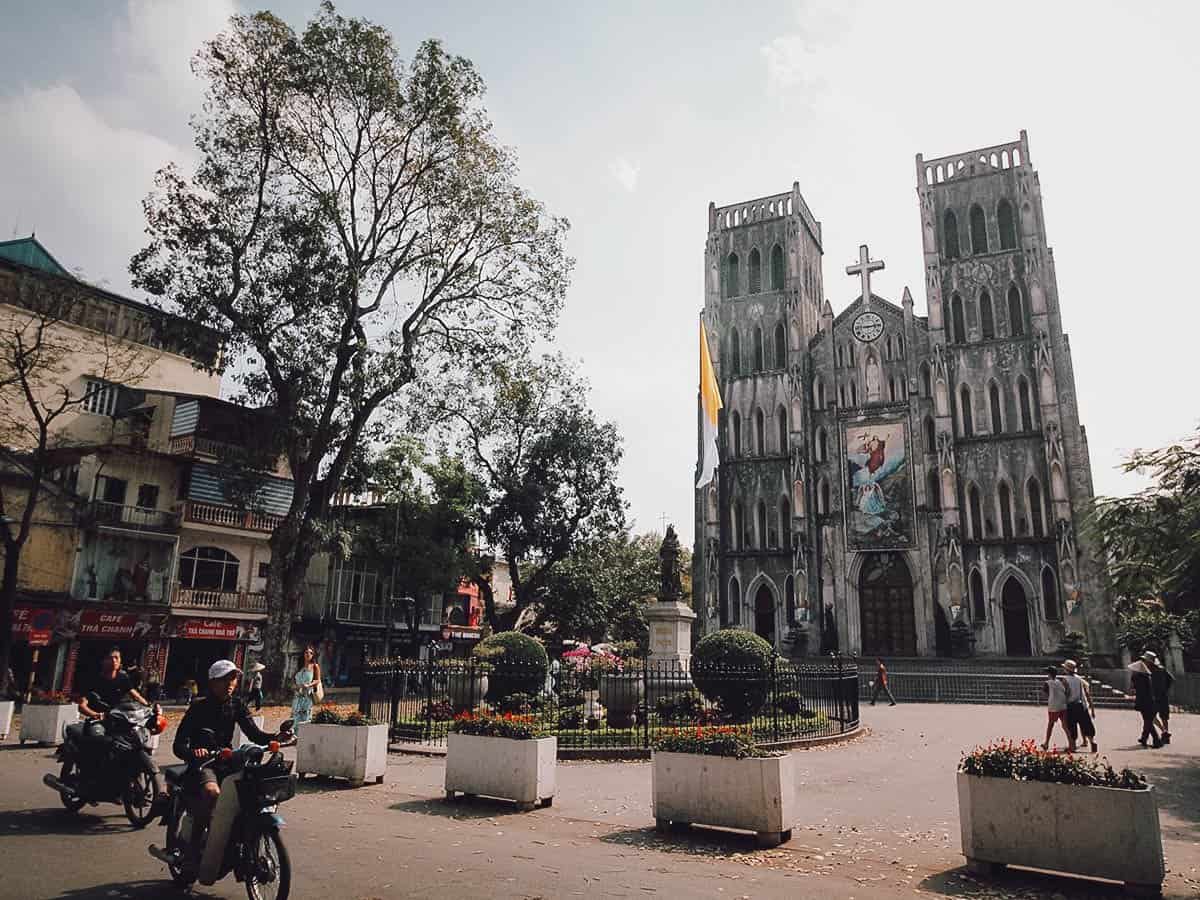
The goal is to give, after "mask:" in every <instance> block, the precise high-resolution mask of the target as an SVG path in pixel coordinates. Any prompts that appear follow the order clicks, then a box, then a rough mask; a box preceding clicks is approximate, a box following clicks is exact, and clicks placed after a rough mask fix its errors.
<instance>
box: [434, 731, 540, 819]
mask: <svg viewBox="0 0 1200 900" xmlns="http://www.w3.org/2000/svg"><path fill="white" fill-rule="evenodd" d="M557 764H558V738H553V737H547V738H535V739H530V740H516V739H513V738H500V737H480V736H478V735H474V734H458V733H456V732H451V733H450V734H448V735H447V736H446V799H447V800H453V799H454V795H455V794H456V793H457V794H463V795H464V796H468V797H470V796H474V795H476V794H482V795H483V796H485V797H499V798H501V799H503V800H515V801H516V803H517V806H518V807H520V808H521V809H524V810H530V809H533V808H534V806H536V805H537V804H538V803H540V804H541V805H542V806H549V805H550V804H551V803H552V802H553V800H554V779H555V771H556V767H557Z"/></svg>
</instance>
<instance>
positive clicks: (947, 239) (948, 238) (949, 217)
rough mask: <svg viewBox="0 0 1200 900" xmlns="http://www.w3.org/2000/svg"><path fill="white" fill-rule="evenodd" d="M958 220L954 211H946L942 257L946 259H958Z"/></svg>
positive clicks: (943, 225)
mask: <svg viewBox="0 0 1200 900" xmlns="http://www.w3.org/2000/svg"><path fill="white" fill-rule="evenodd" d="M959 255H960V254H959V252H958V218H957V217H956V216H955V215H954V211H953V210H949V209H948V210H946V215H945V216H943V217H942V256H944V257H946V259H958V257H959Z"/></svg>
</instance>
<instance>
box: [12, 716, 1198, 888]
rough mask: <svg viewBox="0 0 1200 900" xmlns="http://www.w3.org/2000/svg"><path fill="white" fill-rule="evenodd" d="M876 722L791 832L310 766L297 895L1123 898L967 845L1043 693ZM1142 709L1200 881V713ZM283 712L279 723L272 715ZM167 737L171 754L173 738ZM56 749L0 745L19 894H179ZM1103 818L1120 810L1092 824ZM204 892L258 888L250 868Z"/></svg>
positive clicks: (829, 771)
mask: <svg viewBox="0 0 1200 900" xmlns="http://www.w3.org/2000/svg"><path fill="white" fill-rule="evenodd" d="M863 717H864V723H865V724H866V726H867V728H868V732H867V733H866V734H865V735H863V736H861V737H859V738H856V739H855V740H853V741H852V742H850V743H848V744H844V745H840V746H830V747H823V748H819V749H813V750H807V751H798V753H799V756H800V760H801V781H802V785H801V792H802V800H801V810H802V820H801V822H800V823H799V824H798V826H797V827H796V829H795V832H794V835H793V838H792V840H791V841H790V842H788V843H786V844H784V845H782V846H781V847H779V848H777V849H774V850H765V851H764V850H757V849H755V847H754V844H753V841H752V840H751V839H749V838H748V837H742V836H736V835H730V834H722V833H720V832H715V831H706V830H703V829H694V830H693V831H692V832H691V833H690V834H686V835H667V836H660V835H658V834H656V833H655V831H654V829H653V819H652V817H651V814H650V767H649V764H648V763H645V762H631V763H593V762H563V763H560V764H559V774H558V791H557V795H556V796H555V800H554V805H553V806H552V807H551V808H548V809H540V810H537V811H535V812H532V813H524V814H518V813H515V812H514V811H513V809H512V807H511V806H509V805H507V804H503V803H498V802H497V803H492V802H487V801H476V802H472V803H469V804H464V803H459V804H454V805H450V804H447V803H445V802H444V801H443V800H442V799H441V778H442V768H443V763H442V760H441V759H438V758H427V757H410V756H397V755H393V756H392V757H391V764H390V765H389V767H388V774H387V781H386V783H385V784H383V785H380V786H368V787H363V788H360V789H357V790H350V789H345V788H341V787H339V786H338V785H337V784H336V783H332V782H325V781H315V780H310V781H307V782H305V783H304V785H303V786H302V788H301V792H300V793H299V794H298V795H297V797H296V798H295V799H294V800H293V801H291V802H289V803H288V804H286V806H285V807H284V809H283V813H284V816H285V818H286V819H287V821H288V827H287V829H286V832H285V839H286V841H287V845H288V849H289V851H290V852H291V858H292V864H293V872H294V876H293V878H294V881H293V896H294V897H297V898H305V900H307V898H332V900H366V898H391V897H429V898H467V897H501V898H509V897H514V898H534V897H540V898H558V897H627V898H628V897H641V898H645V897H654V896H659V897H664V898H665V897H670V898H676V897H718V898H741V897H748V898H761V897H797V898H810V897H811V898H843V900H844V898H853V900H872V898H884V897H911V896H914V895H916V896H925V897H933V898H938V897H1019V898H1046V900H1074V898H1086V897H1119V896H1121V895H1122V894H1121V890H1120V888H1119V887H1118V886H1116V885H1107V884H1102V883H1098V882H1089V881H1085V880H1082V879H1075V878H1067V877H1062V876H1050V875H1040V874H1036V873H1031V872H1017V871H1009V872H1008V873H1006V874H1004V875H1002V876H1000V877H998V878H996V879H983V878H977V877H975V876H972V875H970V874H969V873H967V872H966V871H965V869H964V868H963V858H962V856H961V855H960V854H959V836H958V816H957V806H956V798H955V788H954V767H955V764H956V762H957V760H958V757H959V753H960V751H961V750H962V749H963V748H965V747H968V746H970V745H973V744H974V743H977V742H981V741H986V740H989V739H991V738H993V737H999V736H1010V737H1035V736H1036V737H1038V738H1039V739H1040V737H1041V731H1042V728H1043V723H1044V720H1045V711H1044V710H1042V709H1038V708H1036V707H1018V706H966V705H942V706H935V705H920V704H912V705H907V704H902V705H901V706H898V707H895V708H888V707H885V706H880V707H874V708H872V707H867V706H864V709H863ZM1135 719H1136V715H1135V714H1134V713H1133V712H1128V711H1120V710H1100V711H1099V720H1098V727H1099V739H1100V741H1101V749H1102V752H1103V754H1104V755H1106V756H1108V757H1109V759H1110V761H1111V762H1112V763H1113V765H1115V766H1117V767H1120V766H1124V765H1129V766H1133V767H1135V768H1137V769H1139V770H1141V771H1143V772H1145V773H1146V775H1147V776H1148V777H1149V778H1150V780H1151V782H1152V783H1153V784H1154V785H1155V788H1156V790H1157V791H1158V794H1159V807H1160V817H1161V823H1162V829H1163V839H1164V846H1165V848H1166V855H1167V869H1168V876H1167V881H1166V884H1165V890H1164V894H1165V896H1166V897H1168V898H1172V900H1176V898H1197V897H1200V766H1197V764H1196V760H1197V758H1198V757H1200V717H1197V716H1182V715H1181V716H1178V717H1177V718H1176V719H1175V720H1174V721H1173V723H1172V724H1173V726H1174V727H1173V728H1172V732H1173V734H1174V737H1175V740H1174V743H1172V744H1171V746H1170V747H1168V748H1164V749H1163V750H1158V751H1152V750H1142V749H1140V748H1138V747H1137V745H1136V744H1135V743H1134V739H1135V738H1136V737H1137V734H1138V729H1137V723H1136V722H1135ZM268 724H272V723H268ZM165 747H166V745H165V744H164V749H163V750H162V751H160V753H161V755H162V758H163V759H164V761H165V760H166V759H167V753H166V749H165ZM51 765H52V759H51V758H50V752H49V751H48V750H46V749H44V748H43V749H38V748H33V747H27V748H25V749H18V748H17V747H16V745H15V744H14V743H13V742H12V740H11V736H10V742H9V744H7V745H6V746H4V748H3V749H2V750H0V859H2V860H3V861H4V863H3V870H4V876H5V877H4V880H3V882H0V896H2V897H6V898H7V897H13V898H18V897H19V898H43V897H46V898H49V897H54V898H116V900H119V898H139V900H140V898H147V900H148V898H158V897H170V896H178V893H177V892H176V891H175V890H174V889H173V888H172V887H171V886H170V883H169V881H168V880H167V874H166V869H165V867H164V866H163V865H161V864H160V863H158V862H156V861H154V860H153V859H151V858H150V857H149V856H148V855H147V854H146V845H147V844H149V843H151V842H161V840H162V834H163V829H162V828H161V827H160V826H157V825H155V826H151V827H150V828H148V829H146V830H145V831H143V832H133V831H132V830H131V829H130V827H129V825H128V823H127V822H126V820H125V818H124V816H123V815H122V813H121V810H120V809H119V807H117V806H111V805H108V806H102V807H93V808H91V809H90V810H88V811H86V812H85V813H84V814H83V815H81V816H80V817H78V818H77V819H72V818H70V817H67V816H66V815H65V814H64V813H63V812H62V810H61V809H60V808H59V806H58V803H57V798H56V797H55V795H54V794H53V793H52V792H51V791H50V790H49V789H48V788H46V787H44V786H43V785H42V784H41V776H42V774H43V773H45V772H47V771H50V770H51ZM1091 825H1092V827H1095V828H1099V829H1103V828H1104V827H1105V823H1104V822H1102V821H1101V822H1095V823H1091ZM194 896H197V897H202V898H203V897H210V898H216V897H221V898H234V897H243V896H245V894H244V891H243V890H242V889H241V886H240V885H238V884H237V883H236V882H234V881H233V879H232V878H230V879H228V880H226V881H225V882H222V883H220V884H218V885H216V886H215V887H213V888H207V889H198V890H197V891H196V892H195V893H194Z"/></svg>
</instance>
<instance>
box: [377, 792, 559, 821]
mask: <svg viewBox="0 0 1200 900" xmlns="http://www.w3.org/2000/svg"><path fill="white" fill-rule="evenodd" d="M388 809H394V810H396V811H397V812H408V813H417V814H419V815H422V816H439V817H440V818H443V819H494V818H496V817H497V816H531V815H536V813H537V811H536V810H534V811H533V812H528V813H524V812H521V811H520V810H519V809H517V807H516V804H515V803H513V802H512V801H511V800H493V799H492V798H490V797H473V798H472V799H470V800H466V799H458V800H454V801H453V802H451V801H448V800H446V799H445V798H444V797H437V798H431V799H428V800H405V801H404V802H403V803H393V804H392V805H391V806H389V807H388Z"/></svg>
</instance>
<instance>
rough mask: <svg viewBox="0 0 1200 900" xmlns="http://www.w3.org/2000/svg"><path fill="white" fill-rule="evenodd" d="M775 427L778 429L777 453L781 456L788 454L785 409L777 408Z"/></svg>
mask: <svg viewBox="0 0 1200 900" xmlns="http://www.w3.org/2000/svg"><path fill="white" fill-rule="evenodd" d="M775 426H776V427H777V428H778V429H779V453H780V454H781V455H782V454H785V453H787V452H788V420H787V409H786V408H785V407H782V406H781V407H779V411H778V412H776V413H775Z"/></svg>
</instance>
